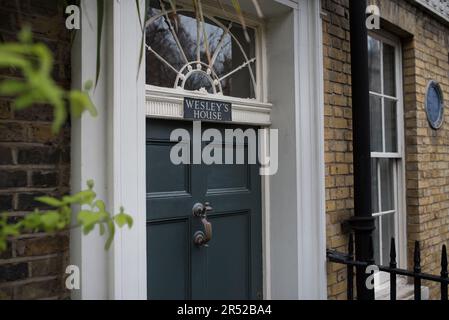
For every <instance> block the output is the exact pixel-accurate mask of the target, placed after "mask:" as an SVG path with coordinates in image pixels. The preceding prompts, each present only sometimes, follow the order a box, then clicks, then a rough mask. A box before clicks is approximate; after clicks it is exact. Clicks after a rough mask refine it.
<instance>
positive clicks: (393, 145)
mask: <svg viewBox="0 0 449 320" xmlns="http://www.w3.org/2000/svg"><path fill="white" fill-rule="evenodd" d="M396 105H397V103H396V101H394V100H391V99H387V98H385V99H384V116H385V152H398V135H397V131H398V129H397V108H396Z"/></svg>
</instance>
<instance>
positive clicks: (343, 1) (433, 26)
mask: <svg viewBox="0 0 449 320" xmlns="http://www.w3.org/2000/svg"><path fill="white" fill-rule="evenodd" d="M369 3H370V4H376V5H378V6H379V7H380V10H381V16H382V18H383V19H384V20H385V21H387V22H388V23H387V24H383V25H385V26H387V29H390V30H388V31H390V32H392V33H396V35H397V36H399V37H401V41H402V47H403V48H402V49H403V52H402V53H403V75H404V118H405V119H404V126H405V127H404V131H405V145H406V186H407V188H406V200H407V212H406V215H407V240H408V267H409V268H411V267H412V261H411V260H412V258H413V253H412V250H413V244H414V241H415V240H419V241H420V242H421V248H422V253H421V260H422V266H423V271H424V272H428V273H433V274H439V272H440V253H441V246H442V245H443V244H448V243H449V110H446V113H445V122H444V124H443V126H442V128H441V129H440V130H437V131H435V130H432V129H430V127H429V124H428V122H427V118H426V113H425V110H424V97H425V91H426V87H427V83H428V81H430V80H436V81H438V82H439V83H440V85H441V87H442V89H443V92H444V96H445V103H446V107H447V106H449V102H448V101H449V63H448V59H449V58H448V53H449V24H444V23H443V22H441V21H439V20H437V19H436V18H435V17H433V16H431V15H429V14H428V13H426V12H424V11H423V10H422V9H421V8H420V7H418V6H416V5H414V4H412V3H410V2H409V1H406V0H370V1H369ZM322 7H323V12H324V13H325V15H324V16H323V43H324V83H325V86H324V87H325V106H324V108H325V161H326V212H327V220H326V221H327V246H328V248H333V249H338V250H340V251H346V247H347V235H345V234H343V232H342V230H341V222H342V221H344V220H346V219H347V218H348V217H350V216H351V215H352V213H353V189H352V182H353V179H352V152H351V150H352V149H351V148H352V135H351V126H352V123H351V99H350V96H351V88H350V81H351V79H350V49H349V48H350V45H349V21H348V1H347V0H323V1H322ZM388 25H389V27H388ZM392 26H393V27H392ZM426 285H430V284H428V283H426ZM438 295H439V290H438V288H437V287H436V286H432V290H431V297H432V298H437V297H438ZM328 296H329V298H330V299H345V298H346V275H345V269H344V267H342V266H338V265H335V264H328Z"/></svg>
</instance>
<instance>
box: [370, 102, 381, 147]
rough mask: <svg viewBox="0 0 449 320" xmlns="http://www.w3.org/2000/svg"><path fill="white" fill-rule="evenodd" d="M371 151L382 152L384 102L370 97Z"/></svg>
mask: <svg viewBox="0 0 449 320" xmlns="http://www.w3.org/2000/svg"><path fill="white" fill-rule="evenodd" d="M369 100H370V105H369V107H370V108H369V109H370V117H371V151H373V152H382V151H383V147H382V103H381V102H382V100H381V98H380V97H377V96H374V95H370V99H369Z"/></svg>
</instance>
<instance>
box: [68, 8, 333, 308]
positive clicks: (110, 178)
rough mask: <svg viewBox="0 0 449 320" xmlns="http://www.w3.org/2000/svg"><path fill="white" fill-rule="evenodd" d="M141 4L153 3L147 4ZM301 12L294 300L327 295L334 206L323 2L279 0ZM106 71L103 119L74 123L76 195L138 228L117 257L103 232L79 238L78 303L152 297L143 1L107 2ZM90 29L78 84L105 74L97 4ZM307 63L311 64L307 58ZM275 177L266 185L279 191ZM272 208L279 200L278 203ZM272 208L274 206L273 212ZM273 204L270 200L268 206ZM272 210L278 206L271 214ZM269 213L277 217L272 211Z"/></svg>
mask: <svg viewBox="0 0 449 320" xmlns="http://www.w3.org/2000/svg"><path fill="white" fill-rule="evenodd" d="M140 1H141V2H142V3H141V8H144V1H143V0H140ZM278 2H280V3H282V4H284V5H287V6H289V7H291V8H292V9H293V10H294V17H295V19H294V20H295V34H294V37H295V74H296V76H295V79H296V80H295V82H296V84H295V88H296V92H295V101H296V102H295V109H296V116H295V119H296V120H295V122H296V129H295V135H296V138H295V141H296V144H295V148H296V168H297V170H296V194H297V206H296V209H295V210H296V215H297V219H296V221H297V227H296V228H297V246H296V247H297V253H296V254H297V255H296V256H297V268H295V271H294V272H295V275H294V277H293V278H294V279H297V283H296V284H294V283H293V284H292V285H293V286H295V287H296V290H295V292H297V294H294V295H292V296H289V298H291V299H325V298H326V296H327V295H326V268H325V265H326V257H325V243H326V241H325V221H326V220H325V208H324V201H325V195H324V147H323V145H324V134H323V130H324V125H323V123H324V118H323V94H324V92H323V72H322V70H323V67H322V41H321V37H322V34H321V32H322V31H321V19H320V8H321V7H320V3H319V1H316V0H299V1H293V0H282V1H278ZM106 6H107V10H106V14H105V26H104V29H103V30H104V33H103V44H102V52H101V57H102V69H101V75H100V81H99V84H98V86H97V88H96V90H95V91H94V93H93V100H94V103H95V104H96V106H97V107H98V109H99V114H100V116H99V117H98V118H96V119H92V118H90V117H89V116H87V115H86V116H83V117H82V118H81V119H79V120H73V125H72V190H73V191H78V190H80V189H82V188H83V187H84V184H85V182H86V181H87V180H88V179H94V180H95V182H96V188H95V189H96V191H97V193H98V195H99V197H100V198H102V199H104V200H106V203H107V206H108V208H109V209H110V210H112V211H117V210H118V208H119V207H120V206H121V205H123V206H124V207H125V209H126V210H127V212H128V213H130V214H131V215H132V216H133V218H134V222H135V223H134V226H133V228H132V229H131V230H128V229H127V228H125V229H123V230H120V231H118V232H117V235H116V238H115V240H114V243H113V247H112V248H111V250H110V251H109V252H105V251H104V249H103V245H104V239H103V238H102V237H100V236H98V235H96V234H92V235H89V236H88V237H83V236H81V233H80V231H79V230H74V231H73V232H72V236H71V261H72V263H73V264H76V265H78V266H80V267H81V290H80V291H77V292H74V293H73V297H74V298H82V299H146V295H147V280H146V272H147V270H146V255H147V252H146V209H145V208H146V190H145V188H146V182H145V174H143V172H145V148H144V146H145V136H146V132H145V113H146V106H145V77H144V73H145V72H144V70H145V68H144V61H143V65H142V67H141V70H140V72H138V58H139V55H140V52H139V48H140V44H141V43H140V42H141V29H140V24H139V19H138V15H137V10H136V6H135V2H134V1H107V2H106ZM81 9H82V28H81V30H79V32H78V35H77V40H76V42H75V45H74V48H73V63H72V65H73V68H72V69H73V76H72V79H73V85H74V87H78V88H81V87H82V84H83V83H84V82H85V81H87V80H90V79H94V78H95V69H96V64H95V60H96V56H95V48H96V31H95V30H96V16H97V15H96V5H95V2H94V1H89V0H82V8H81ZM304 61H307V62H304ZM269 187H270V183H269V179H265V181H264V183H263V188H264V191H265V192H269ZM268 202H269V200H268ZM269 205H270V204H269V203H268V207H267V208H269ZM265 206H267V203H265ZM267 211H268V212H269V210H267ZM268 215H269V213H268ZM270 232H271V231H270V224H269V219H268V223H266V224H265V226H264V235H265V239H264V240H265V241H267V242H268V245H266V247H267V248H266V250H265V260H266V261H265V263H264V269H265V270H264V273H265V279H264V285H265V298H267V299H270V298H276V296H273V295H272V294H271V287H272V285H273V281H275V280H274V279H273V275H272V273H271V269H270V268H271V264H272V261H271V258H270V246H271V242H270V241H271V240H270V239H271V237H270Z"/></svg>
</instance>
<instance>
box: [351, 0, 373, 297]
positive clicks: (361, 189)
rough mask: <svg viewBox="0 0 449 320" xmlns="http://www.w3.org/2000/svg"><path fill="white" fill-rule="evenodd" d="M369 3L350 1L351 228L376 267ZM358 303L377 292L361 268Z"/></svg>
mask: <svg viewBox="0 0 449 320" xmlns="http://www.w3.org/2000/svg"><path fill="white" fill-rule="evenodd" d="M366 8H367V3H366V0H350V1H349V20H350V37H351V69H352V72H351V78H352V132H353V157H354V159H353V160H354V216H353V217H352V218H351V219H349V221H348V222H349V225H350V227H351V228H352V230H353V231H354V235H355V257H356V259H357V260H358V261H364V262H368V263H370V264H373V263H374V257H373V255H374V254H373V244H372V231H373V230H374V229H375V225H374V218H373V217H372V208H371V147H370V112H369V78H368V30H367V27H366V24H365V21H366V13H365V12H366ZM356 270H357V278H356V287H357V299H358V300H374V289H371V290H370V289H368V288H367V287H366V278H367V276H369V275H367V274H366V273H365V271H366V269H365V268H364V267H357V269H356Z"/></svg>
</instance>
